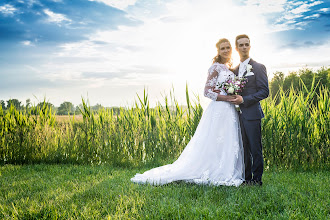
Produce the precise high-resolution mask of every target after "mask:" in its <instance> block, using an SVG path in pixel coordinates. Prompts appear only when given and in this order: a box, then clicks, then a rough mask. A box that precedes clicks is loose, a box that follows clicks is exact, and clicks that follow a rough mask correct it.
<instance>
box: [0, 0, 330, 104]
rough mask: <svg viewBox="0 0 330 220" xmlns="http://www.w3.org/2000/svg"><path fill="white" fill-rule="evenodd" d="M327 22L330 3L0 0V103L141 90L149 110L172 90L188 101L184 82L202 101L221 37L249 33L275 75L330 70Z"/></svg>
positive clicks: (255, 52)
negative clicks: (146, 93)
mask: <svg viewBox="0 0 330 220" xmlns="http://www.w3.org/2000/svg"><path fill="white" fill-rule="evenodd" d="M329 18H330V1H329V0H320V1H317V0H316V1H314V0H306V1H294V0H268V1H262V0H223V1H216V0H205V1H197V0H175V1H174V0H172V1H171V0H168V1H161V0H156V1H149V0H141V1H140V0H123V1H118V0H94V1H88V0H24V1H23V0H13V1H8V0H2V1H1V2H0V48H1V50H0V65H1V69H0V77H1V80H0V99H2V100H8V99H9V98H18V99H19V100H20V101H22V102H23V103H25V100H26V99H27V98H31V99H32V101H34V102H37V99H36V98H38V99H40V100H42V99H43V97H44V96H46V98H47V99H48V100H49V101H50V102H52V103H53V104H55V105H56V106H59V105H60V104H61V103H62V102H64V101H71V102H73V103H74V104H75V105H77V104H78V103H80V101H81V97H82V96H83V97H88V98H89V100H90V102H91V104H96V103H101V104H102V105H105V106H119V105H120V106H127V105H131V103H132V102H133V100H134V99H135V97H136V93H138V94H141V93H142V92H143V89H144V88H145V87H146V88H147V89H148V91H149V94H150V98H151V101H152V103H155V102H156V101H162V100H163V98H162V96H163V95H164V94H166V93H169V91H170V90H171V88H172V87H173V88H174V90H175V94H176V96H177V98H178V99H179V101H181V102H182V103H184V96H185V93H184V89H185V84H186V83H188V85H189V87H190V90H191V92H192V93H194V94H197V95H199V96H200V97H201V99H202V100H201V101H202V103H207V102H208V100H207V99H206V98H203V95H202V94H203V86H204V82H205V79H206V71H207V69H208V67H209V66H210V65H211V60H212V57H213V56H214V55H215V53H216V49H215V43H216V42H217V40H218V39H219V38H222V37H226V38H228V39H229V40H230V41H231V42H232V44H234V38H235V36H236V35H238V34H241V33H246V34H248V35H249V36H250V38H251V45H252V48H251V53H250V54H251V57H252V58H254V59H255V60H257V61H259V62H261V63H264V64H265V65H266V67H267V69H268V74H269V77H270V78H271V77H272V73H273V72H275V71H283V72H285V73H287V72H288V71H294V70H297V69H299V68H302V67H306V66H307V67H309V68H319V67H321V66H326V67H329V65H330V34H329V33H330V19H329ZM233 59H234V63H235V64H238V61H239V60H238V55H237V54H236V52H235V51H234V52H233ZM35 97H36V98H35Z"/></svg>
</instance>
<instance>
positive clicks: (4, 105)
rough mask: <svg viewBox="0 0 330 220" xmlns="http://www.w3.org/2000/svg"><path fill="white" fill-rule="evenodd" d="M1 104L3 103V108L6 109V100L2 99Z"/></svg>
mask: <svg viewBox="0 0 330 220" xmlns="http://www.w3.org/2000/svg"><path fill="white" fill-rule="evenodd" d="M0 104H1V107H2V110H6V103H5V101H3V100H0Z"/></svg>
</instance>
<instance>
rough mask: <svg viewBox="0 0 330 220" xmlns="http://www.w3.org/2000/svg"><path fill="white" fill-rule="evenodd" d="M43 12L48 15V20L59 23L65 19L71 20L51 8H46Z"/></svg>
mask: <svg viewBox="0 0 330 220" xmlns="http://www.w3.org/2000/svg"><path fill="white" fill-rule="evenodd" d="M43 12H44V13H45V14H46V15H48V19H47V22H51V23H57V24H58V25H60V24H61V23H62V22H63V21H68V22H71V20H70V19H68V18H66V17H65V15H63V14H58V13H54V12H52V11H51V10H49V9H44V10H43Z"/></svg>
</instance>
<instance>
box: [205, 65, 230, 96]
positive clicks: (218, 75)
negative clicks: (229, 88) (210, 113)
mask: <svg viewBox="0 0 330 220" xmlns="http://www.w3.org/2000/svg"><path fill="white" fill-rule="evenodd" d="M229 76H231V77H234V73H233V72H232V71H230V70H229V69H228V67H227V66H226V65H225V64H220V63H214V64H212V66H211V67H210V68H209V70H208V76H207V80H206V83H205V88H204V96H205V97H208V98H210V99H212V100H213V101H216V100H217V98H218V93H216V92H213V90H214V88H215V87H216V85H217V83H218V84H221V83H223V82H224V81H225V80H226V79H227V78H228V77H229ZM219 94H220V95H227V94H226V92H225V91H223V90H220V93H219Z"/></svg>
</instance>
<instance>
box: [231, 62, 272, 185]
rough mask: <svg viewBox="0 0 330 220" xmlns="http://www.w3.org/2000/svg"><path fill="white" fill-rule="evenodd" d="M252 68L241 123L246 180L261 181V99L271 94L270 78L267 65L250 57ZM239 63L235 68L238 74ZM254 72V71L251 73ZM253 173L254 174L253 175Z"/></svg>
mask: <svg viewBox="0 0 330 220" xmlns="http://www.w3.org/2000/svg"><path fill="white" fill-rule="evenodd" d="M249 64H250V65H251V66H252V70H251V71H250V73H248V74H247V71H245V72H244V73H243V76H246V77H247V79H248V82H247V84H246V85H245V88H244V89H243V92H242V94H241V96H242V97H243V100H244V102H243V103H242V104H240V108H241V111H242V113H241V114H240V125H241V132H242V139H243V146H244V162H245V180H246V181H249V180H255V181H261V177H262V173H263V166H264V160H263V156H262V144H261V119H262V118H263V117H264V113H263V111H262V108H261V106H260V103H259V101H260V100H262V99H265V98H267V97H268V95H269V88H268V78H267V71H266V67H265V66H264V65H263V64H260V63H257V62H256V61H254V60H252V59H250V61H249ZM238 71H239V65H238V66H237V67H236V68H235V69H234V73H235V75H238ZM251 72H252V73H251ZM252 174H253V176H252Z"/></svg>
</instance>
